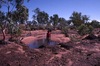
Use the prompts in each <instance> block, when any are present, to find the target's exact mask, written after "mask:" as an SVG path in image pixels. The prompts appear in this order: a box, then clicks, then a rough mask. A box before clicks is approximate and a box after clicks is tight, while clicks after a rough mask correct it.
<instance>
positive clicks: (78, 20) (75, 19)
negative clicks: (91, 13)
mask: <svg viewBox="0 0 100 66" xmlns="http://www.w3.org/2000/svg"><path fill="white" fill-rule="evenodd" d="M70 19H71V21H72V23H73V24H74V26H76V27H78V26H80V25H81V24H84V23H86V22H87V21H88V20H89V17H87V15H82V14H81V12H80V13H78V12H73V13H72V15H71V17H70Z"/></svg>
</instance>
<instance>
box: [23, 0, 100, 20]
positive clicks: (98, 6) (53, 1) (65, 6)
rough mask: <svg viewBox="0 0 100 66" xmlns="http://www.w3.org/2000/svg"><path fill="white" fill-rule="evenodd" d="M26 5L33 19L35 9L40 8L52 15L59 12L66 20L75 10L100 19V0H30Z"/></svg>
mask: <svg viewBox="0 0 100 66" xmlns="http://www.w3.org/2000/svg"><path fill="white" fill-rule="evenodd" d="M24 5H25V6H26V7H27V8H28V9H29V19H28V20H30V21H31V20H32V15H34V12H33V10H34V9H36V8H40V10H41V11H45V12H46V13H48V14H49V16H52V15H53V14H58V15H59V17H63V18H65V19H66V20H68V19H69V17H70V16H71V15H72V13H73V11H77V12H81V13H82V15H87V16H89V17H90V20H98V21H100V13H99V12H100V0H30V2H29V3H27V2H25V3H24Z"/></svg>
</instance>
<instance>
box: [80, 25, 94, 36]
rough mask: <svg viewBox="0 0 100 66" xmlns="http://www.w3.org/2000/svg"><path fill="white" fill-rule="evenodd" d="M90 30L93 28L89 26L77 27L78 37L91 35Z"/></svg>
mask: <svg viewBox="0 0 100 66" xmlns="http://www.w3.org/2000/svg"><path fill="white" fill-rule="evenodd" d="M92 30H93V27H92V26H91V25H89V26H87V25H85V24H82V25H80V26H79V27H78V33H79V34H80V35H85V34H91V33H92Z"/></svg>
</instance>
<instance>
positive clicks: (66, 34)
mask: <svg viewBox="0 0 100 66" xmlns="http://www.w3.org/2000/svg"><path fill="white" fill-rule="evenodd" d="M61 31H62V33H63V34H65V36H66V37H68V28H67V27H63V28H62V30H61Z"/></svg>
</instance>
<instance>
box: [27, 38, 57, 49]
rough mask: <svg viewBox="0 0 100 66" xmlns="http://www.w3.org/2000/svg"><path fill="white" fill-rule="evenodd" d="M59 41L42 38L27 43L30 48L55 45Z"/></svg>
mask: <svg viewBox="0 0 100 66" xmlns="http://www.w3.org/2000/svg"><path fill="white" fill-rule="evenodd" d="M57 44H58V42H55V41H52V40H50V41H49V42H47V41H46V39H41V40H37V41H33V42H31V43H30V44H27V45H28V46H29V48H44V47H46V46H55V45H57Z"/></svg>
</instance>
